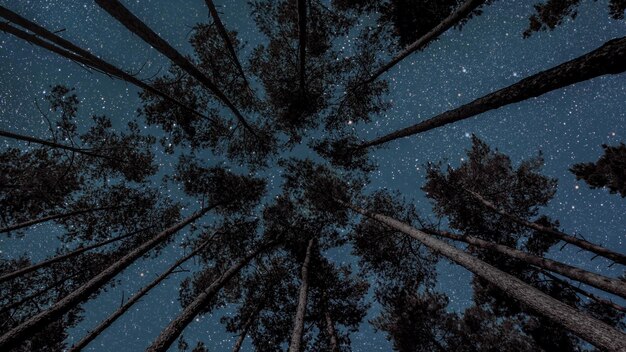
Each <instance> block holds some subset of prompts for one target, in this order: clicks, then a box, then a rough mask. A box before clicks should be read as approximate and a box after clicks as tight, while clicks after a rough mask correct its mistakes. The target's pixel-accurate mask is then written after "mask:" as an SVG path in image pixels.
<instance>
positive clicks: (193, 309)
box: [146, 245, 269, 352]
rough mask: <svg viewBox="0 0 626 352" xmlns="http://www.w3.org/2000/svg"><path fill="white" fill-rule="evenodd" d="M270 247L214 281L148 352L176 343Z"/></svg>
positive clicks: (166, 329)
mask: <svg viewBox="0 0 626 352" xmlns="http://www.w3.org/2000/svg"><path fill="white" fill-rule="evenodd" d="M268 248H269V245H264V246H260V247H259V248H257V249H256V250H254V251H253V252H252V253H250V254H248V255H247V256H245V257H244V258H243V259H241V260H240V261H238V262H237V263H235V264H233V265H232V266H231V267H230V268H228V270H226V271H225V272H224V273H223V274H222V275H221V276H220V277H219V278H218V279H217V280H215V281H213V283H211V285H210V286H209V287H207V288H206V289H205V290H204V291H203V292H202V293H200V294H199V295H198V296H197V297H196V298H195V299H194V300H193V302H191V303H190V304H189V305H188V306H187V307H186V308H185V309H184V310H183V312H182V313H180V315H179V316H178V317H176V319H174V320H173V321H172V322H171V323H170V324H169V325H168V326H167V327H166V328H165V329H164V330H163V331H161V334H160V335H159V336H158V337H157V338H156V340H154V342H153V343H152V345H151V346H150V347H148V349H146V352H157V351H159V352H165V351H167V349H168V348H169V347H170V346H171V345H172V344H173V343H174V341H176V339H177V338H178V336H180V334H181V333H182V332H183V330H184V329H185V327H187V325H189V323H191V321H192V320H193V318H195V317H196V315H198V314H199V313H200V311H201V310H202V309H203V308H204V307H205V306H206V304H207V303H208V302H209V301H210V300H211V299H212V298H213V296H215V295H216V294H217V293H218V292H219V290H220V289H221V288H222V287H223V286H224V285H225V284H226V283H227V282H228V281H229V280H230V279H232V277H233V276H235V275H236V274H237V273H238V272H239V271H240V270H241V269H242V268H243V267H244V266H246V265H247V264H248V263H249V262H250V261H251V260H252V259H254V258H255V257H256V256H258V255H259V254H261V253H262V252H263V251H265V250H267V249H268Z"/></svg>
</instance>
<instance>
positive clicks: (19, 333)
mask: <svg viewBox="0 0 626 352" xmlns="http://www.w3.org/2000/svg"><path fill="white" fill-rule="evenodd" d="M218 205H219V204H216V205H213V206H209V207H207V208H203V209H202V210H200V211H198V212H197V213H195V214H193V215H192V216H190V217H188V218H186V219H184V220H183V221H181V222H179V223H177V224H175V225H173V226H171V227H169V228H168V229H166V230H164V231H162V232H160V233H159V234H157V235H156V236H154V237H153V238H151V239H150V240H148V241H146V242H145V243H143V244H142V245H140V246H139V247H137V248H135V249H133V250H132V251H130V252H129V253H127V254H126V255H124V256H123V257H122V258H120V259H119V260H118V261H116V262H115V263H113V264H112V265H110V266H109V267H108V268H106V269H104V270H103V271H102V272H100V273H99V274H98V275H96V276H95V277H93V278H92V279H91V280H89V281H88V282H87V283H85V284H84V285H82V286H81V287H79V288H77V289H76V290H74V291H73V292H72V293H70V294H68V295H67V296H65V297H63V299H61V300H59V301H58V302H56V303H55V304H53V305H52V306H51V307H50V308H48V309H47V310H45V311H43V312H41V313H39V314H37V315H35V316H33V317H31V318H29V319H28V320H26V321H24V322H23V323H21V324H20V325H18V326H16V327H14V328H13V329H11V330H10V331H7V332H6V333H5V334H4V335H2V336H0V350H2V351H8V350H10V349H11V348H13V347H16V346H18V345H19V344H20V342H21V341H23V340H24V339H25V338H26V337H27V336H31V335H32V334H33V333H35V332H37V331H38V330H40V329H42V328H44V327H45V326H46V325H48V324H49V323H51V322H53V321H56V320H58V319H60V318H61V317H62V316H63V315H64V314H65V313H67V312H69V311H70V310H71V309H72V308H74V307H76V306H77V305H78V304H80V303H81V302H82V301H84V300H86V299H88V298H89V296H91V295H92V294H94V293H96V292H97V291H98V290H99V289H100V288H102V286H104V285H105V284H106V283H107V282H108V281H109V280H110V279H112V278H113V277H115V275H117V274H119V273H120V272H121V271H122V270H124V269H126V268H127V267H128V266H129V265H131V264H132V263H134V262H135V261H136V260H137V259H139V258H141V257H142V256H143V255H144V254H146V253H147V252H148V251H150V250H151V249H152V248H154V247H156V246H157V245H159V244H161V243H163V242H165V241H167V240H168V239H169V238H170V237H171V236H172V235H174V234H175V233H177V232H178V231H180V230H181V229H182V228H184V227H185V226H187V225H189V224H190V223H192V222H194V221H196V220H197V219H198V218H200V217H201V216H203V215H204V214H206V213H207V212H208V211H209V210H211V209H213V208H214V207H216V206H218Z"/></svg>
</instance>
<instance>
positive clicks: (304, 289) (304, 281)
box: [289, 238, 315, 352]
mask: <svg viewBox="0 0 626 352" xmlns="http://www.w3.org/2000/svg"><path fill="white" fill-rule="evenodd" d="M314 244H315V238H311V239H310V240H309V244H308V245H307V247H306V255H305V256H304V261H303V262H302V271H301V273H300V275H301V277H300V280H301V283H300V291H299V293H298V307H297V310H296V316H295V317H294V319H293V331H292V332H291V342H290V343H289V352H300V350H301V348H302V347H301V345H302V333H303V331H304V316H305V314H306V306H307V295H308V291H309V264H310V262H311V252H312V251H313V245H314Z"/></svg>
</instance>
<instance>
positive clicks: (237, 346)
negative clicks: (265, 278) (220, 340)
mask: <svg viewBox="0 0 626 352" xmlns="http://www.w3.org/2000/svg"><path fill="white" fill-rule="evenodd" d="M263 304H264V302H261V303H259V304H258V306H257V307H256V309H255V310H254V311H253V312H252V314H250V316H249V317H248V319H247V320H246V322H245V323H244V324H243V329H241V333H240V334H239V336H238V337H237V341H235V344H234V345H233V352H239V350H241V346H242V345H243V341H244V340H245V339H246V335H248V331H249V330H250V326H251V325H252V323H253V322H254V320H255V319H256V318H257V315H258V314H259V313H260V312H261V310H262V309H263Z"/></svg>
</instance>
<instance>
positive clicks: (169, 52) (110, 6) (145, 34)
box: [96, 0, 256, 135]
mask: <svg viewBox="0 0 626 352" xmlns="http://www.w3.org/2000/svg"><path fill="white" fill-rule="evenodd" d="M96 4H98V6H100V7H101V8H102V9H103V10H105V11H106V12H108V13H109V14H110V15H111V16H113V17H114V18H115V19H117V20H118V21H119V22H120V23H121V24H122V25H124V27H126V28H127V29H128V30H130V31H131V32H133V33H135V34H136V35H137V36H139V37H140V38H141V39H143V41H145V42H146V43H148V44H150V45H151V46H152V47H153V48H155V49H156V50H158V51H159V52H160V53H161V54H163V55H164V56H166V57H167V58H168V59H170V60H171V61H172V62H174V63H175V64H176V65H178V66H179V67H180V68H181V69H183V70H184V71H185V72H187V73H188V74H189V75H191V76H192V77H193V78H195V79H196V80H198V82H200V83H201V84H202V85H204V86H205V87H206V88H207V89H208V90H210V91H211V92H212V93H213V94H214V95H215V96H216V97H217V98H218V99H219V100H220V101H222V103H224V104H225V105H226V106H227V107H228V108H229V109H230V110H231V111H232V113H233V114H234V115H235V117H236V118H237V120H239V122H240V123H241V124H242V125H243V127H244V128H245V129H247V130H248V131H249V132H251V133H252V134H253V135H256V133H255V131H254V129H253V128H252V126H250V125H249V124H248V122H247V121H246V119H245V118H244V117H243V115H242V114H241V113H240V112H239V110H238V109H237V107H236V106H235V105H234V104H233V103H232V102H231V101H230V99H228V97H227V96H226V95H224V93H223V92H222V91H221V90H220V89H219V88H218V87H217V86H216V85H215V83H213V81H211V79H209V77H207V76H206V75H205V74H203V73H202V72H200V70H198V68H197V67H196V66H195V65H194V64H193V63H191V61H189V60H188V59H187V58H186V57H184V56H183V55H182V54H181V53H179V52H178V51H177V50H176V49H174V47H172V46H171V45H170V44H169V43H167V42H166V41H165V40H164V39H163V38H161V37H160V36H159V35H158V34H157V33H155V32H154V31H153V30H152V29H151V28H150V27H148V26H147V25H146V24H145V23H143V22H142V21H141V20H140V19H139V18H137V16H135V15H134V14H132V13H131V12H130V11H129V10H128V9H127V8H126V7H124V5H122V4H121V3H120V2H119V1H117V0H96Z"/></svg>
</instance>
